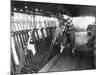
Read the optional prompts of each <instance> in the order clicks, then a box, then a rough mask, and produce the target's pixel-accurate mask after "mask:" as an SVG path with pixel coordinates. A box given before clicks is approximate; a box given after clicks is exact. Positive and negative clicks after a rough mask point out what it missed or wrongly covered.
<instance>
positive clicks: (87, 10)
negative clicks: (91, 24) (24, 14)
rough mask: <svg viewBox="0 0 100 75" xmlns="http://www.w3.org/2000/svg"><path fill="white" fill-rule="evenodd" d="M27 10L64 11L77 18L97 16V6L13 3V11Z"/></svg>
mask: <svg viewBox="0 0 100 75" xmlns="http://www.w3.org/2000/svg"><path fill="white" fill-rule="evenodd" d="M25 6H27V9H28V10H29V11H31V10H32V9H33V10H34V8H37V9H39V10H43V11H49V12H51V13H53V14H56V13H58V11H62V12H63V13H64V14H67V15H70V16H72V17H76V16H96V6H90V5H71V4H56V3H42V2H25V1H11V9H12V10H13V9H14V8H17V9H23V10H26V9H25Z"/></svg>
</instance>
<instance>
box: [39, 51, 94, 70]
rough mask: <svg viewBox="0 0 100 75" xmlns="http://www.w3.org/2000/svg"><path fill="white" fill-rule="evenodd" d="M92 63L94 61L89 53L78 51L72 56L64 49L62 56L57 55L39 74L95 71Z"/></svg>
mask: <svg viewBox="0 0 100 75" xmlns="http://www.w3.org/2000/svg"><path fill="white" fill-rule="evenodd" d="M55 60H56V61H55ZM54 61H55V62H54ZM93 62H94V61H93V56H92V54H91V52H84V51H80V52H79V53H78V54H77V55H75V56H73V55H72V54H71V51H70V49H65V50H64V51H63V53H62V54H60V53H59V54H58V55H57V56H56V57H54V58H53V60H51V61H50V63H48V64H47V65H46V66H44V67H43V68H42V69H41V70H40V71H39V72H61V71H74V70H89V69H95V67H94V64H93ZM49 65H50V66H49Z"/></svg>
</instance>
